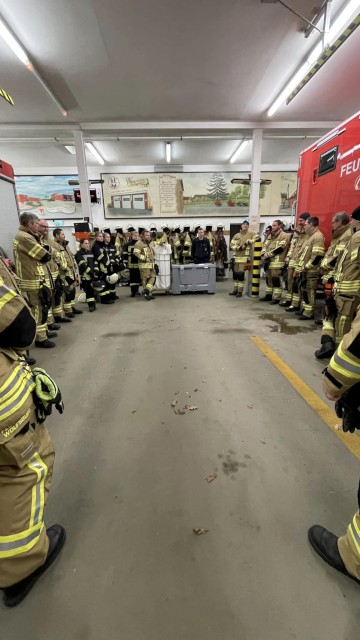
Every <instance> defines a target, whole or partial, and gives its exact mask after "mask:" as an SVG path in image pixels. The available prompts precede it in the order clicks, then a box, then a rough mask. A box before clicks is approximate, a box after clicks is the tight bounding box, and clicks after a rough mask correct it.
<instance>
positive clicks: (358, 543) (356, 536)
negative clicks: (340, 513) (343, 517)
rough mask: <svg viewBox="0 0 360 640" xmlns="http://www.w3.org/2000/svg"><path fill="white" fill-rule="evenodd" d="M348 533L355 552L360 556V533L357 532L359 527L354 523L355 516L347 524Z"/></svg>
mask: <svg viewBox="0 0 360 640" xmlns="http://www.w3.org/2000/svg"><path fill="white" fill-rule="evenodd" d="M348 531H349V533H350V535H351V537H352V539H353V541H354V544H355V547H356V550H357V552H358V553H359V555H360V531H359V527H358V526H357V522H356V514H355V516H354V517H353V521H352V522H350V524H349V528H348Z"/></svg>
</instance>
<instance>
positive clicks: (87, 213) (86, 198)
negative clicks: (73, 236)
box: [73, 131, 93, 223]
mask: <svg viewBox="0 0 360 640" xmlns="http://www.w3.org/2000/svg"><path fill="white" fill-rule="evenodd" d="M73 136H74V142H75V151H76V163H77V168H78V176H79V187H80V194H81V208H82V213H83V216H84V218H85V217H88V218H89V220H90V222H91V223H92V221H93V220H92V211H91V201H90V189H89V178H88V173H87V164H86V155H85V145H84V136H83V132H82V131H73Z"/></svg>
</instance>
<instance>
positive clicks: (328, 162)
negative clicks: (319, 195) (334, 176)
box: [318, 146, 338, 176]
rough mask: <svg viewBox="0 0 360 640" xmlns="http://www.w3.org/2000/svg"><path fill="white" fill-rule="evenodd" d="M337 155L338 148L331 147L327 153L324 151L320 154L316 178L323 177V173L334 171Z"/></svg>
mask: <svg viewBox="0 0 360 640" xmlns="http://www.w3.org/2000/svg"><path fill="white" fill-rule="evenodd" d="M337 154H338V147H337V146H336V147H332V148H331V149H329V151H325V152H324V153H322V154H321V156H320V160H319V169H318V176H322V175H324V173H329V171H334V169H335V168H336V160H337Z"/></svg>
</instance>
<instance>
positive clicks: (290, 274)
mask: <svg viewBox="0 0 360 640" xmlns="http://www.w3.org/2000/svg"><path fill="white" fill-rule="evenodd" d="M308 218H310V213H307V212H305V213H302V214H301V215H300V216H299V222H298V226H297V228H296V230H295V233H294V237H293V238H292V240H291V242H290V246H289V251H288V253H287V256H286V258H285V264H286V265H287V289H286V296H285V300H284V301H283V302H280V306H281V307H286V311H289V312H292V311H299V310H300V305H301V293H300V282H299V276H298V277H297V278H294V273H295V268H296V265H297V261H298V258H299V255H300V253H301V249H302V246H303V244H304V242H305V240H306V234H305V229H304V226H305V221H306V220H307V219H308Z"/></svg>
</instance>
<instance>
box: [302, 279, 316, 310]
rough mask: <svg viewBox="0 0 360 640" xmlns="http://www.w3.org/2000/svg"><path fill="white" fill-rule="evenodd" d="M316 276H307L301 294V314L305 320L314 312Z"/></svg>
mask: <svg viewBox="0 0 360 640" xmlns="http://www.w3.org/2000/svg"><path fill="white" fill-rule="evenodd" d="M317 281H318V276H317V275H316V276H310V275H308V276H307V280H306V289H305V291H304V294H303V303H304V307H303V314H304V316H306V317H307V318H311V317H312V316H313V315H314V311H315V296H316V287H317Z"/></svg>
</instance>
